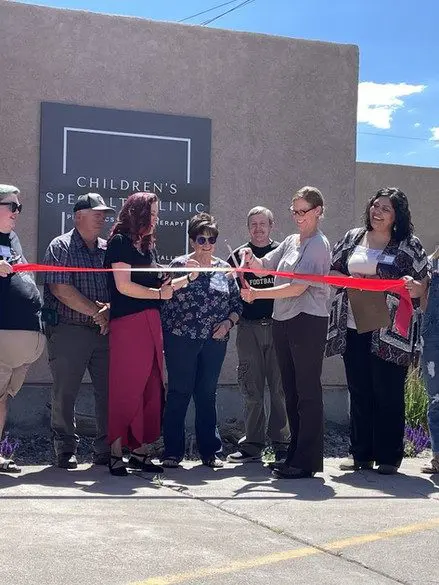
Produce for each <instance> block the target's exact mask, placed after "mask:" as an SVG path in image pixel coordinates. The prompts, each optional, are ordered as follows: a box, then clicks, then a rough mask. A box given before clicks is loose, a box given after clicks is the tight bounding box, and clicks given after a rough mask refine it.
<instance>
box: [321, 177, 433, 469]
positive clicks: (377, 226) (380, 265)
mask: <svg viewBox="0 0 439 585" xmlns="http://www.w3.org/2000/svg"><path fill="white" fill-rule="evenodd" d="M427 273H428V259H427V255H426V253H425V250H424V248H423V247H422V245H421V243H420V241H419V240H418V238H416V237H415V236H414V235H413V224H412V222H411V215H410V210H409V205H408V201H407V197H406V196H405V194H404V193H403V192H402V191H400V190H399V189H396V188H385V189H380V190H379V191H378V192H377V193H376V194H375V195H374V196H373V197H372V198H371V199H370V201H369V203H368V204H367V207H366V213H365V225H364V227H361V228H355V229H353V230H350V231H348V232H347V234H346V235H345V236H344V238H343V239H342V240H340V242H338V243H337V244H336V245H335V247H334V250H333V253H332V266H331V274H333V275H343V276H345V275H348V276H354V275H355V276H364V277H367V278H384V279H401V278H404V279H405V280H406V287H407V289H408V290H409V293H410V296H411V297H412V299H413V306H414V315H413V317H412V319H411V322H410V326H409V328H408V334H407V336H404V335H403V334H402V333H401V332H400V331H398V329H397V327H396V323H395V317H396V312H397V309H398V306H399V303H400V295H398V294H397V293H396V292H388V293H386V301H387V306H388V309H389V314H390V325H389V326H388V327H383V328H381V329H377V330H375V331H372V332H369V333H358V332H357V329H356V324H355V319H354V316H353V313H352V310H351V308H350V304H349V300H348V294H347V290H346V289H338V290H337V292H336V295H335V298H334V301H333V304H332V310H331V316H330V320H329V331H328V341H327V350H326V355H327V356H331V355H336V354H341V355H342V356H343V360H344V364H345V369H346V378H347V383H348V388H349V393H350V405H351V454H352V459H348V460H347V461H345V462H343V463H342V464H341V466H340V467H341V469H343V470H346V471H347V470H358V469H372V468H373V466H374V464H375V463H376V464H377V465H378V472H379V473H383V474H392V473H396V472H397V470H398V467H399V466H400V464H401V460H402V458H403V454H404V423H405V405H404V384H405V378H406V374H407V369H408V367H409V365H410V364H411V363H412V361H413V359H414V357H415V356H416V352H417V350H418V349H419V343H418V341H419V332H420V317H421V312H420V308H419V297H420V296H421V295H422V294H423V292H424V290H425V287H426V283H427Z"/></svg>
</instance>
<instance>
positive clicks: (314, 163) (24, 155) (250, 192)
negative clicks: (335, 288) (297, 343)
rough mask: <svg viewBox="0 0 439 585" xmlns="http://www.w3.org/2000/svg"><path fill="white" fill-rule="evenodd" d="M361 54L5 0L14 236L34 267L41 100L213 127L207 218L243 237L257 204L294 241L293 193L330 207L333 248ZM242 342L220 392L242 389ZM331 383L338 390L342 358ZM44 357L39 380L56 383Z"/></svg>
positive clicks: (0, 84) (349, 190) (1, 40)
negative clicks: (303, 192) (238, 368)
mask: <svg viewBox="0 0 439 585" xmlns="http://www.w3.org/2000/svg"><path fill="white" fill-rule="evenodd" d="M357 83H358V51H357V48H356V47H354V46H349V45H337V44H328V43H320V42H311V41H302V40H296V39H289V38H281V37H271V36H264V35H259V34H247V33H237V32H231V31H225V30H216V29H209V28H202V27H192V26H185V25H177V24H171V23H160V22H152V21H147V20H141V19H136V18H122V17H115V16H106V15H98V14H93V13H87V12H80V11H65V10H58V9H51V8H44V7H37V6H31V5H25V4H16V3H14V2H8V1H5V0H0V136H1V140H0V160H1V161H2V169H1V182H12V183H14V184H18V185H19V186H20V188H21V189H22V193H23V202H24V204H25V211H24V213H23V215H22V217H21V218H20V222H19V225H18V230H17V231H18V232H19V234H20V236H21V239H22V243H23V246H24V248H25V250H26V254H27V255H28V257H29V258H30V259H32V260H33V259H35V258H36V243H37V209H38V200H37V193H38V164H39V111H40V102H41V101H59V102H66V103H74V104H80V105H91V106H102V107H112V108H120V109H133V110H143V111H156V112H162V113H175V114H187V115H196V116H203V117H208V118H211V119H212V134H213V139H212V183H211V209H212V211H213V213H214V214H215V215H216V216H217V219H218V220H219V223H220V227H221V237H220V245H219V249H218V253H219V255H222V256H223V257H224V256H225V254H226V251H225V248H224V245H223V243H222V242H223V238H227V239H228V240H229V242H231V243H232V245H238V244H240V243H241V242H242V241H244V240H245V238H246V235H247V234H246V227H245V217H246V214H247V211H248V209H249V208H250V207H252V206H254V205H256V204H263V205H266V206H268V207H270V208H271V209H273V211H274V213H275V216H276V220H277V226H276V233H275V237H276V238H278V239H281V238H283V237H284V236H285V235H287V234H288V233H290V231H291V229H292V228H291V221H290V217H289V213H288V206H289V198H290V194H291V192H292V191H293V190H295V189H296V188H298V187H301V186H303V185H305V184H314V185H316V186H318V187H319V188H321V189H322V191H323V192H324V194H325V195H326V198H327V204H328V206H327V212H326V219H325V221H324V224H323V229H324V231H325V232H326V233H327V235H328V237H329V238H330V240H331V241H334V240H335V239H336V238H338V237H339V236H340V235H341V234H342V233H344V232H345V231H346V229H348V228H349V227H350V226H351V225H352V222H353V218H354V212H355V210H354V203H355V201H354V175H355V136H356V102H357ZM235 365H236V363H235V352H234V340H232V342H231V343H230V344H229V352H228V356H227V359H226V363H225V366H224V369H223V373H222V378H221V382H222V383H223V384H228V383H234V382H235V380H236V378H235ZM324 379H325V382H326V383H337V382H338V381H340V368H339V366H338V365H337V363H336V362H334V360H331V361H328V363H327V364H325V376H324ZM49 380H50V375H49V372H48V369H47V365H46V358H45V356H43V358H42V359H41V360H40V361H39V362H38V364H36V365H35V366H34V367H33V368H32V370H31V372H30V374H29V377H28V381H29V382H34V383H35V382H47V381H49Z"/></svg>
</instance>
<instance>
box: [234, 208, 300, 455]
mask: <svg viewBox="0 0 439 585" xmlns="http://www.w3.org/2000/svg"><path fill="white" fill-rule="evenodd" d="M247 226H248V230H249V233H250V241H249V242H248V243H246V244H243V245H242V246H240V247H239V248H237V249H236V250H235V251H234V252H233V255H234V257H235V262H237V263H238V264H240V262H241V259H240V256H239V251H240V249H241V248H244V247H250V248H251V249H252V251H253V254H254V255H255V256H256V257H257V258H262V257H263V256H265V254H268V252H270V251H271V250H275V249H276V248H277V247H278V245H279V243H278V242H275V241H273V240H272V239H270V234H271V231H272V229H273V214H272V212H271V211H270V210H269V209H267V208H266V207H254V208H253V209H251V210H250V211H249V213H248V216H247ZM228 262H229V264H230V265H232V266H236V264H235V262H234V261H233V258H232V256H230V258H229V259H228ZM244 278H245V280H246V281H247V282H248V283H249V284H250V286H252V287H255V288H269V287H272V286H273V285H274V276H270V275H267V276H259V275H256V274H252V273H245V275H244ZM272 313H273V301H272V300H265V299H261V300H257V301H255V302H254V303H251V304H248V303H244V310H243V313H242V316H241V319H240V320H239V322H238V332H237V337H236V348H237V351H238V359H239V365H238V383H239V385H240V388H241V392H242V395H243V398H244V403H245V436H244V437H242V438H241V439H240V441H239V450H238V451H237V452H236V453H233V454H231V455H229V456H228V461H231V462H242V463H246V462H248V461H260V460H261V452H262V450H263V449H264V447H265V446H266V438H268V440H269V442H270V443H271V445H272V447H273V449H274V451H275V453H276V458H277V459H281V458H282V457H283V456H284V455H285V452H286V450H287V447H288V443H289V440H290V431H289V427H288V420H287V413H286V408H285V398H284V393H283V388H282V381H281V376H280V371H279V366H278V363H277V358H276V353H275V349H274V344H273V337H272V318H271V316H272ZM265 380H267V383H268V388H269V392H270V413H269V416H268V425H267V424H266V416H265V405H264V390H265Z"/></svg>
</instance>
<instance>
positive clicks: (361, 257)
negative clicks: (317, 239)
mask: <svg viewBox="0 0 439 585" xmlns="http://www.w3.org/2000/svg"><path fill="white" fill-rule="evenodd" d="M382 253H383V251H382V250H375V249H374V248H366V246H355V250H354V252H353V254H352V256H351V257H350V258H349V262H348V270H349V274H350V275H354V274H361V275H362V276H375V275H376V273H377V265H378V259H379V257H380V256H381V254H382ZM348 328H349V329H356V328H357V326H356V324H355V319H354V314H353V313H352V309H351V303H349V306H348Z"/></svg>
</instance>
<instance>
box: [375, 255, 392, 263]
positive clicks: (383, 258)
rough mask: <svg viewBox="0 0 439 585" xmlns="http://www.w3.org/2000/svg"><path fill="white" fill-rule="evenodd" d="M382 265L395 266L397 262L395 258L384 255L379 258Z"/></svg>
mask: <svg viewBox="0 0 439 585" xmlns="http://www.w3.org/2000/svg"><path fill="white" fill-rule="evenodd" d="M378 262H379V263H380V264H393V263H394V262H395V256H391V255H389V254H383V255H382V256H380V257H379V258H378Z"/></svg>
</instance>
